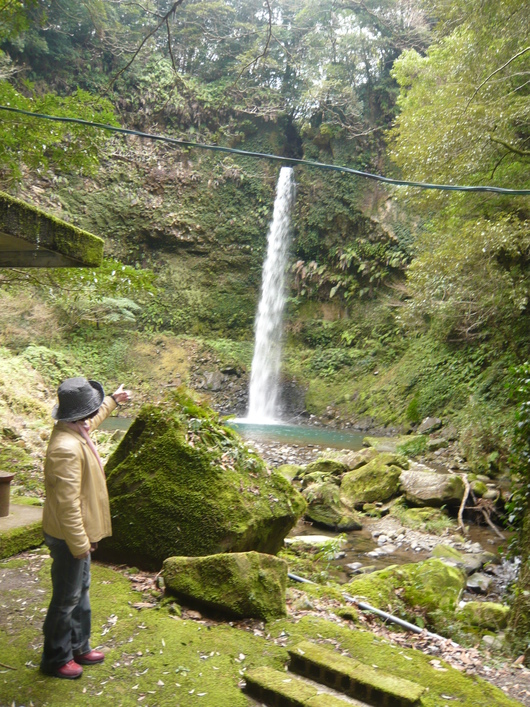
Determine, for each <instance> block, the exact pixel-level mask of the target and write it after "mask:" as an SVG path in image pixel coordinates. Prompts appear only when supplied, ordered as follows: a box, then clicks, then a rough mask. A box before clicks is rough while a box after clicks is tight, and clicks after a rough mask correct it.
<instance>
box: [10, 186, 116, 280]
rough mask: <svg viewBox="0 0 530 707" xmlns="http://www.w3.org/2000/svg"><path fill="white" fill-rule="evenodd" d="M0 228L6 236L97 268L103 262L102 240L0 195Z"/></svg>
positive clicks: (11, 198)
mask: <svg viewBox="0 0 530 707" xmlns="http://www.w3.org/2000/svg"><path fill="white" fill-rule="evenodd" d="M0 224H1V226H2V230H3V231H5V232H6V233H8V234H10V235H12V236H15V237H17V238H22V239H23V240H25V241H30V242H32V243H34V244H35V245H38V246H40V247H41V248H47V249H49V250H53V251H56V252H59V253H61V254H63V255H66V256H68V257H69V258H72V259H73V260H75V261H78V262H79V263H80V264H81V265H83V266H87V267H97V266H98V265H99V264H100V263H101V261H102V259H103V240H102V239H101V238H98V237H97V236H94V235H92V234H91V233H88V232H87V231H82V230H81V229H80V228H76V227H75V226H72V225H70V224H68V223H66V222H65V221H61V220H60V219H58V218H56V217H54V216H51V215H49V214H46V213H45V212H44V211H41V210H40V209H37V208H36V207H34V206H31V205H29V204H26V203H25V202H23V201H20V200H19V199H15V198H13V197H12V196H9V195H8V194H4V193H3V192H0Z"/></svg>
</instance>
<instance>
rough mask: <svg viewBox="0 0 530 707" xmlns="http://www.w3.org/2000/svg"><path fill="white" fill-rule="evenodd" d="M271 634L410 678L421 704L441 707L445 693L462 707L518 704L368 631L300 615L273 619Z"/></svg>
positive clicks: (473, 678) (485, 684) (475, 679)
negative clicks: (418, 689)
mask: <svg viewBox="0 0 530 707" xmlns="http://www.w3.org/2000/svg"><path fill="white" fill-rule="evenodd" d="M270 631H271V633H272V634H273V636H279V635H280V634H281V633H282V631H283V632H284V633H286V634H287V635H288V641H287V645H288V646H289V647H291V646H295V645H296V644H297V643H298V642H300V641H304V640H312V641H315V642H317V643H319V644H322V645H331V646H333V647H338V648H340V651H341V652H343V653H344V654H345V655H349V656H351V657H352V658H353V659H356V660H358V661H360V662H361V663H365V664H367V665H371V666H378V667H379V668H381V670H383V671H384V670H389V668H390V666H392V675H395V676H397V677H401V678H404V679H405V680H410V681H412V682H415V683H417V684H419V685H422V686H423V687H425V688H428V689H427V691H426V692H425V693H424V694H423V695H422V698H421V703H420V704H421V705H422V707H445V705H447V704H448V702H447V698H446V697H444V695H449V696H450V697H452V698H453V700H455V702H456V703H457V704H462V705H466V707H483V706H484V704H487V705H488V707H490V706H491V707H516V705H518V704H519V703H518V702H517V701H515V700H512V699H510V698H509V697H507V696H506V695H504V693H503V692H502V690H500V689H499V688H497V687H495V686H494V685H492V684H491V683H488V682H486V681H485V680H482V679H481V678H478V677H476V676H468V675H466V674H465V673H463V672H460V671H458V670H456V669H454V668H451V667H450V666H449V665H448V664H446V663H444V662H443V661H441V667H442V668H443V671H442V670H433V667H432V665H431V663H430V661H431V660H432V656H431V655H429V654H425V653H423V652H421V651H418V650H413V649H407V648H403V647H402V646H401V645H396V644H393V643H391V642H390V641H388V640H385V639H380V638H378V637H377V636H374V634H372V633H370V632H369V631H357V630H355V629H352V628H351V627H347V628H346V627H343V626H340V625H337V624H334V623H331V622H329V621H325V620H322V619H319V618H315V617H303V618H302V619H300V621H298V622H297V623H296V624H293V623H291V622H289V621H287V620H281V621H277V622H275V624H273V625H272V626H271V627H270Z"/></svg>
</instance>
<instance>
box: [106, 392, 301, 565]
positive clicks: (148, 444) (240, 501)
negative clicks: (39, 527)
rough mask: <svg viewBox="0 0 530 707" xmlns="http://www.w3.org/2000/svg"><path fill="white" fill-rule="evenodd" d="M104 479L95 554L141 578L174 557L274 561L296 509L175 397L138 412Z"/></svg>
mask: <svg viewBox="0 0 530 707" xmlns="http://www.w3.org/2000/svg"><path fill="white" fill-rule="evenodd" d="M105 471H106V474H107V477H108V478H107V486H108V489H109V497H110V507H111V515H112V527H113V535H112V537H111V538H107V539H105V540H104V541H103V542H102V543H101V546H100V549H101V552H102V554H103V555H104V556H105V557H106V558H108V559H112V560H115V561H120V562H128V563H130V564H133V565H136V566H137V567H143V568H147V569H159V568H160V567H161V566H162V563H163V561H164V560H165V559H166V558H167V557H172V556H175V555H179V556H187V557H193V556H203V555H213V554H216V553H221V552H248V551H251V550H254V551H257V552H264V553H269V554H273V555H274V554H275V553H276V552H278V550H279V549H280V548H281V547H282V546H283V540H284V538H285V536H286V535H287V533H288V532H289V530H290V529H291V528H292V527H293V526H294V525H295V523H296V521H297V520H298V519H299V518H300V516H301V515H302V513H303V512H304V510H305V507H306V503H305V501H304V499H303V498H302V496H301V495H300V494H299V493H298V491H296V490H295V489H294V488H293V487H292V486H291V484H289V482H288V481H286V479H284V478H283V477H282V476H281V475H280V474H277V473H275V472H270V471H268V469H267V468H266V466H265V464H264V462H263V461H262V460H261V459H260V458H259V457H258V456H257V455H256V454H254V453H253V452H252V451H251V450H250V449H249V448H248V447H246V446H245V445H244V444H243V442H242V440H241V438H240V437H239V435H237V433H236V432H234V431H233V430H231V429H230V428H228V427H224V426H223V425H221V424H219V422H218V417H217V415H216V414H215V413H214V412H213V411H212V410H211V409H210V408H208V407H207V406H205V405H200V404H198V403H197V402H196V401H194V400H193V399H192V398H191V397H190V395H189V394H188V392H187V391H185V390H184V389H179V390H178V391H176V392H175V393H173V394H170V395H169V397H168V399H167V400H165V401H163V402H161V403H159V404H158V405H146V406H145V407H144V408H142V410H141V411H140V413H139V415H138V417H137V418H136V420H135V421H134V422H133V424H132V426H131V427H130V428H129V430H128V432H127V434H126V436H125V437H124V438H123V440H122V441H121V443H120V445H119V446H118V448H117V449H116V451H115V452H114V454H113V455H112V456H111V457H110V459H109V461H108V463H107V466H106V469H105Z"/></svg>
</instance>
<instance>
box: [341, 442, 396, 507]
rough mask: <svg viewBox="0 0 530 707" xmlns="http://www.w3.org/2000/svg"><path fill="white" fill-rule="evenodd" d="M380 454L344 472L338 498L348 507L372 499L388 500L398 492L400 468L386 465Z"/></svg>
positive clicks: (357, 505)
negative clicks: (366, 462)
mask: <svg viewBox="0 0 530 707" xmlns="http://www.w3.org/2000/svg"><path fill="white" fill-rule="evenodd" d="M382 456H383V455H379V456H377V457H375V459H372V461H370V462H368V464H365V465H364V466H361V467H360V468H359V469H355V470H354V471H349V472H348V473H347V474H344V476H343V478H342V483H341V486H340V498H341V500H342V502H343V503H344V504H345V505H346V506H347V507H348V508H353V507H362V505H363V504H364V503H372V502H374V501H388V500H389V499H390V498H392V496H394V495H395V494H396V493H397V492H398V490H399V477H400V476H401V468H400V467H398V466H396V465H395V464H392V463H391V464H390V466H387V464H386V463H385V460H384V459H382V458H381V457H382Z"/></svg>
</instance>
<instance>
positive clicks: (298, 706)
mask: <svg viewBox="0 0 530 707" xmlns="http://www.w3.org/2000/svg"><path fill="white" fill-rule="evenodd" d="M245 680H246V683H247V686H246V688H245V692H247V694H249V695H250V696H251V697H254V698H255V699H257V700H258V701H259V702H262V703H264V704H267V705H269V707H348V705H350V707H351V705H352V703H351V702H349V701H347V700H343V699H341V698H340V697H335V695H330V694H329V693H325V694H323V693H322V692H321V691H319V689H318V687H317V686H316V685H310V684H308V683H306V682H304V681H302V680H300V679H299V678H297V677H296V675H293V674H292V673H282V672H280V671H279V670H274V669H273V668H255V669H254V670H249V671H248V673H246V674H245Z"/></svg>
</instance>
